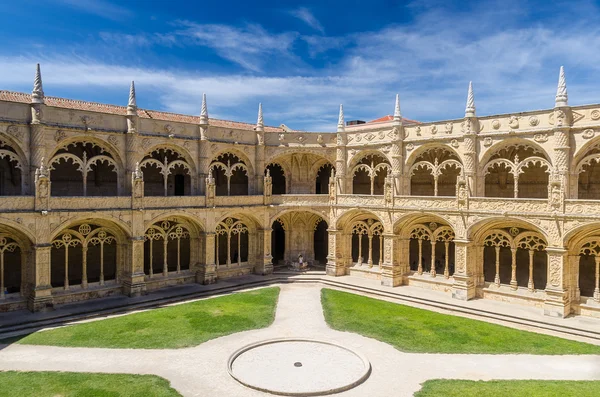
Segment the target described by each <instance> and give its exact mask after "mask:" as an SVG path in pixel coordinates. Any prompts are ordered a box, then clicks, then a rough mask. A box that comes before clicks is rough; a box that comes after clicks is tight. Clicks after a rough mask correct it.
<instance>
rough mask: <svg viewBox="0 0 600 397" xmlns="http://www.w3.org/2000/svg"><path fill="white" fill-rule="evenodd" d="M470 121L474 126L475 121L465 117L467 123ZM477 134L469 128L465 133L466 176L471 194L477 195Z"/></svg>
mask: <svg viewBox="0 0 600 397" xmlns="http://www.w3.org/2000/svg"><path fill="white" fill-rule="evenodd" d="M476 120H477V119H475V124H476ZM467 122H468V123H469V125H470V127H469V128H473V124H474V121H473V120H471V119H465V123H467ZM476 141H477V136H476V135H475V133H473V131H470V130H467V132H466V133H465V135H464V140H463V142H464V145H465V149H464V152H463V154H464V159H463V162H464V163H463V167H464V170H463V171H464V176H465V179H466V182H467V189H468V192H469V196H475V195H476V194H477V193H476V192H477V176H476V174H477V171H476V170H477V149H476Z"/></svg>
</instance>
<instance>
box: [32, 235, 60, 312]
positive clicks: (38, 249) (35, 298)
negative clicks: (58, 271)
mask: <svg viewBox="0 0 600 397" xmlns="http://www.w3.org/2000/svg"><path fill="white" fill-rule="evenodd" d="M51 250H52V244H51V243H45V244H36V245H34V246H33V249H32V250H31V252H32V254H33V262H34V263H33V265H34V266H33V275H32V284H33V285H32V290H31V293H30V295H29V299H28V301H27V307H28V308H29V310H31V311H32V312H39V311H46V310H52V309H53V308H54V303H53V300H52V286H51V285H50V252H51Z"/></svg>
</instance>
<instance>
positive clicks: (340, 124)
mask: <svg viewBox="0 0 600 397" xmlns="http://www.w3.org/2000/svg"><path fill="white" fill-rule="evenodd" d="M337 130H338V131H345V130H346V123H344V105H340V117H339V118H338V125H337Z"/></svg>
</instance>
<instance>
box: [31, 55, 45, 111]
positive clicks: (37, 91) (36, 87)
mask: <svg viewBox="0 0 600 397" xmlns="http://www.w3.org/2000/svg"><path fill="white" fill-rule="evenodd" d="M31 103H44V88H43V87H42V72H41V71H40V64H39V63H38V64H37V69H36V71H35V80H34V81H33V91H32V92H31Z"/></svg>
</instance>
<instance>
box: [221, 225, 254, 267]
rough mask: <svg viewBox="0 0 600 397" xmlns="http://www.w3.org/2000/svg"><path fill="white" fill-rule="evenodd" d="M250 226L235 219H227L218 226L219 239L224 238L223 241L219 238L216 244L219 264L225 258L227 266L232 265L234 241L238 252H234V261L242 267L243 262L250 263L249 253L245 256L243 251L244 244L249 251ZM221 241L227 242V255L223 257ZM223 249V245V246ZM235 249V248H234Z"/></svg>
mask: <svg viewBox="0 0 600 397" xmlns="http://www.w3.org/2000/svg"><path fill="white" fill-rule="evenodd" d="M248 232H249V229H248V226H246V225H245V224H244V223H243V222H242V221H241V220H239V219H235V218H230V217H229V218H226V219H225V220H223V221H222V222H219V223H218V224H217V227H216V229H215V233H216V234H217V237H219V236H222V237H223V239H221V238H217V244H216V247H215V249H216V257H217V264H218V265H219V264H221V263H222V262H221V257H222V256H224V257H225V265H226V266H227V267H229V266H231V264H232V255H231V245H232V240H235V241H234V242H233V244H234V245H236V247H237V250H236V251H235V252H234V258H233V261H234V262H236V263H237V265H238V266H241V265H242V262H247V261H248V253H246V255H245V256H244V254H243V251H242V246H243V243H244V244H245V245H246V249H248ZM219 241H224V242H225V247H226V250H225V255H221V251H220V250H219ZM221 247H223V245H221ZM234 249H235V247H234Z"/></svg>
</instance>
